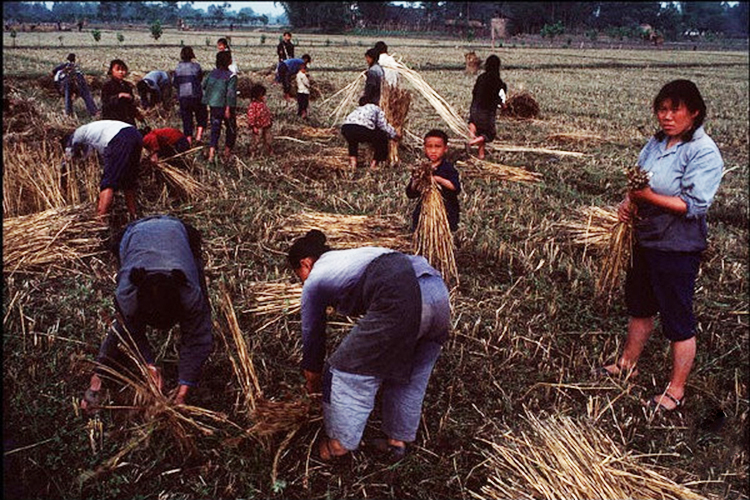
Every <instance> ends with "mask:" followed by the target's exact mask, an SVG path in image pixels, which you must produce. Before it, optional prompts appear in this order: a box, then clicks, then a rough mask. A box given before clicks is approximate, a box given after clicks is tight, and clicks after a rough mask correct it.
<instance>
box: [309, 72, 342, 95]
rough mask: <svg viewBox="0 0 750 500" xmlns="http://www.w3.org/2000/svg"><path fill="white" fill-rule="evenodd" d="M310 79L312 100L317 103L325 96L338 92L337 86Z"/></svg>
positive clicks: (324, 81)
mask: <svg viewBox="0 0 750 500" xmlns="http://www.w3.org/2000/svg"><path fill="white" fill-rule="evenodd" d="M309 78H310V100H311V101H317V100H318V99H322V98H323V96H326V95H330V94H333V93H334V92H335V91H336V86H335V85H333V84H332V83H331V82H328V81H326V80H318V79H316V78H313V77H312V76H310V77H309Z"/></svg>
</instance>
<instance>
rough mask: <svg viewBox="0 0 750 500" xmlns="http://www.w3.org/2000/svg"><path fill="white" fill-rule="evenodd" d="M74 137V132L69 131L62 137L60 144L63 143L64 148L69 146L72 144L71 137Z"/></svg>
mask: <svg viewBox="0 0 750 500" xmlns="http://www.w3.org/2000/svg"><path fill="white" fill-rule="evenodd" d="M72 137H73V132H68V133H67V134H65V135H64V136H62V138H61V139H60V144H61V145H62V148H63V150H65V148H67V147H68V145H69V144H70V139H71V138H72Z"/></svg>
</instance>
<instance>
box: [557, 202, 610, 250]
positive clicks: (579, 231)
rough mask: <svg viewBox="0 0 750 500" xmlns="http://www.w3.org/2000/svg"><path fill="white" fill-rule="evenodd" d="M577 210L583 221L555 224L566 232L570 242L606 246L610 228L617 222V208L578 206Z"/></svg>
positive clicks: (587, 245)
mask: <svg viewBox="0 0 750 500" xmlns="http://www.w3.org/2000/svg"><path fill="white" fill-rule="evenodd" d="M578 212H579V214H580V215H581V218H582V219H583V221H575V222H560V223H558V224H557V226H558V227H561V228H563V229H565V230H566V231H567V232H568V236H569V238H570V240H571V242H572V243H573V244H575V245H584V246H586V247H595V248H605V247H607V246H608V245H609V236H610V234H611V233H612V229H613V227H614V226H615V225H616V224H617V209H616V208H614V207H604V208H601V207H583V208H579V209H578ZM584 221H585V222H584Z"/></svg>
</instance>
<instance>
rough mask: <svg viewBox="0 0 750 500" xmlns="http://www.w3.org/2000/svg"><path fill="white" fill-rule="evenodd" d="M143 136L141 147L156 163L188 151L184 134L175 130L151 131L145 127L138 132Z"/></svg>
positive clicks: (167, 128)
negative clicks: (160, 159) (161, 159)
mask: <svg viewBox="0 0 750 500" xmlns="http://www.w3.org/2000/svg"><path fill="white" fill-rule="evenodd" d="M140 133H141V135H142V136H143V147H144V148H146V151H148V153H149V159H150V160H151V161H152V162H154V163H156V162H157V161H159V158H169V157H170V156H174V155H176V154H178V153H184V152H185V151H187V150H188V149H190V143H189V142H188V140H187V137H186V136H185V134H183V133H182V132H180V131H179V130H177V129H176V128H170V127H165V128H157V129H154V130H151V129H150V128H148V127H146V128H144V129H141V130H140Z"/></svg>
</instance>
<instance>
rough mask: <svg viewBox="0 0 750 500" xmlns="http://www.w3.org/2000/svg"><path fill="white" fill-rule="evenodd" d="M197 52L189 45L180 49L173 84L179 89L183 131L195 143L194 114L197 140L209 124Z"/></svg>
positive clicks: (201, 71) (198, 140)
mask: <svg viewBox="0 0 750 500" xmlns="http://www.w3.org/2000/svg"><path fill="white" fill-rule="evenodd" d="M193 59H195V52H194V51H193V48H192V47H190V46H189V45H187V46H185V47H183V48H182V49H181V50H180V62H179V63H178V64H177V68H176V69H175V71H174V79H173V80H172V85H173V86H174V88H175V89H177V101H178V102H179V103H180V118H182V132H183V133H184V134H185V136H187V140H188V142H189V143H190V145H191V146H192V144H193V116H195V121H196V124H197V126H198V127H197V129H196V132H195V141H196V142H200V141H201V139H202V138H203V130H204V129H205V128H206V125H208V110H207V109H206V105H205V104H203V102H202V99H203V88H202V87H201V83H202V79H203V70H202V69H201V65H200V64H198V63H197V62H194V61H193Z"/></svg>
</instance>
